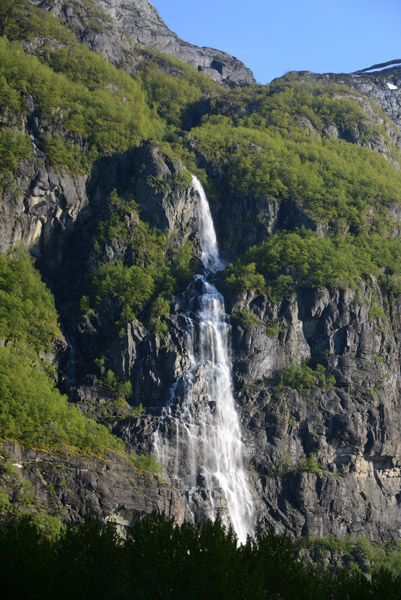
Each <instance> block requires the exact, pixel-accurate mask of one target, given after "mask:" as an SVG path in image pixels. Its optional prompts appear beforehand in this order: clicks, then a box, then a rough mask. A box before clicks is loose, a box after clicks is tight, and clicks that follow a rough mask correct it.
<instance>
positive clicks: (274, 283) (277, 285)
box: [225, 228, 401, 299]
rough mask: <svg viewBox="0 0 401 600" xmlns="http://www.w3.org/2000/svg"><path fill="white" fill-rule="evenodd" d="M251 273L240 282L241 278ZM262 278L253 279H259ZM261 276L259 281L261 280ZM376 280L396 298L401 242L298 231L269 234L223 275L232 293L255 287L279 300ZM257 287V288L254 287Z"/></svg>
mask: <svg viewBox="0 0 401 600" xmlns="http://www.w3.org/2000/svg"><path fill="white" fill-rule="evenodd" d="M250 270H251V272H252V279H249V278H248V280H244V276H243V273H245V272H247V271H250ZM258 273H259V274H262V275H263V276H264V278H265V281H266V283H265V285H261V283H262V280H258V279H257V274H258ZM262 275H259V277H261V276H262ZM369 275H375V276H376V277H377V278H378V279H379V281H380V283H381V284H382V285H383V287H384V289H386V290H387V291H388V293H389V294H390V295H392V294H396V293H398V291H399V290H400V289H401V288H400V282H401V279H400V278H401V241H400V240H399V238H398V237H387V238H383V237H381V236H380V235H378V234H376V233H371V234H365V235H359V236H354V235H350V234H348V235H346V236H345V237H344V236H334V237H324V238H322V237H320V236H319V235H318V234H317V233H316V232H314V231H310V230H307V229H305V228H302V229H300V230H298V231H294V232H287V231H281V232H279V233H276V234H273V235H272V236H271V237H270V238H269V239H268V240H266V241H265V242H262V243H261V244H260V245H259V246H255V247H252V248H250V249H249V250H248V251H247V252H246V253H245V254H244V256H243V258H242V259H241V260H239V261H238V262H237V263H236V265H235V266H234V267H233V266H230V267H229V268H228V269H227V270H226V273H225V277H226V279H225V281H226V284H227V285H228V287H229V289H230V290H234V289H246V288H247V286H248V288H252V287H255V289H258V288H260V289H262V290H264V291H267V292H269V293H270V294H271V295H272V296H273V297H274V298H276V299H280V298H281V297H283V296H284V295H286V294H288V293H292V292H294V291H297V290H300V289H304V288H308V287H337V288H343V289H344V288H347V287H353V286H355V285H356V284H357V282H358V281H359V280H360V279H361V278H366V277H368V276H369ZM257 284H258V285H257Z"/></svg>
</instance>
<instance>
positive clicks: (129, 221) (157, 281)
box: [88, 191, 193, 335]
mask: <svg viewBox="0 0 401 600" xmlns="http://www.w3.org/2000/svg"><path fill="white" fill-rule="evenodd" d="M109 207H110V216H109V217H107V218H106V219H105V220H103V221H101V222H100V224H99V227H98V230H97V234H96V237H95V242H94V249H93V259H94V260H93V262H94V265H93V267H92V268H91V270H90V272H89V275H88V296H89V306H91V307H95V306H97V305H99V304H100V303H101V302H102V300H103V299H104V298H105V297H107V296H109V295H112V294H115V295H117V296H120V297H121V298H122V299H123V303H124V314H123V319H124V320H130V319H133V318H135V315H136V314H137V313H138V312H140V311H141V310H142V309H143V307H144V305H145V303H149V311H148V317H147V322H148V325H149V326H150V328H151V329H152V330H153V331H154V332H155V333H158V334H159V335H163V334H164V333H165V331H166V325H165V323H164V322H163V319H165V318H166V317H167V316H168V315H169V312H170V303H169V301H168V300H167V298H166V296H168V295H169V294H171V293H172V292H173V291H175V290H176V289H178V288H179V287H180V286H182V285H184V284H185V283H187V282H188V280H189V279H190V277H191V276H192V260H193V256H192V245H191V244H190V243H189V242H188V241H186V242H184V243H183V244H178V243H177V240H176V238H175V236H174V235H173V234H171V233H169V232H168V231H161V230H160V229H158V228H157V227H150V226H149V224H148V223H146V222H145V221H143V220H142V219H141V218H140V216H139V213H138V207H137V205H136V203H135V202H134V201H133V200H131V199H128V200H124V199H123V198H120V197H119V196H118V195H117V193H116V192H115V191H114V192H112V194H111V196H110V198H109ZM110 247H111V248H117V251H115V253H114V254H115V255H114V257H113V258H112V259H111V260H110V259H109V258H108V252H107V248H110Z"/></svg>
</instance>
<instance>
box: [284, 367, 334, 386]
mask: <svg viewBox="0 0 401 600" xmlns="http://www.w3.org/2000/svg"><path fill="white" fill-rule="evenodd" d="M335 385H336V379H335V377H334V376H333V375H330V376H329V375H328V374H327V372H326V369H325V367H324V366H323V365H321V364H317V365H316V368H315V369H312V368H311V367H309V366H308V365H307V364H306V363H302V364H301V365H298V364H297V363H295V362H293V363H292V364H291V365H290V366H289V367H288V368H287V369H283V371H282V372H281V376H280V383H279V388H283V387H290V388H293V389H295V390H310V389H313V388H320V389H323V390H330V389H333V388H334V386H335Z"/></svg>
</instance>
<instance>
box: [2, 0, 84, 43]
mask: <svg viewBox="0 0 401 600" xmlns="http://www.w3.org/2000/svg"><path fill="white" fill-rule="evenodd" d="M0 35H5V36H7V37H8V39H10V40H21V39H24V40H29V41H32V40H33V39H34V38H36V37H40V38H45V39H48V40H49V39H56V40H58V41H60V42H64V43H68V42H72V41H74V40H75V39H76V37H75V35H74V34H73V33H72V32H70V31H69V30H68V29H67V28H66V27H63V26H62V25H61V24H60V21H59V20H58V19H57V18H56V17H54V16H53V15H52V14H51V13H49V12H47V11H45V10H40V9H39V8H36V6H33V5H32V4H31V3H30V2H29V0H2V2H1V4H0Z"/></svg>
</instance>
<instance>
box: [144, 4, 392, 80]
mask: <svg viewBox="0 0 401 600" xmlns="http://www.w3.org/2000/svg"><path fill="white" fill-rule="evenodd" d="M152 4H153V5H154V6H155V7H156V8H157V10H158V11H159V13H160V16H161V17H162V18H163V20H164V21H165V23H166V25H167V26H168V27H169V28H170V29H172V30H173V31H175V32H176V33H177V34H178V35H179V36H180V37H181V38H182V39H184V40H185V41H187V42H190V43H192V44H196V45H198V46H210V47H212V48H218V49H220V50H225V51H226V52H229V53H230V54H232V55H234V56H236V57H237V58H239V59H240V60H242V61H243V62H244V63H245V64H246V65H247V66H248V67H249V68H250V69H252V71H253V72H254V75H255V77H256V79H257V81H258V82H260V83H267V82H268V81H271V80H272V79H274V78H275V77H280V75H283V74H284V73H285V72H287V71H302V70H307V71H314V72H319V73H323V72H334V73H340V72H345V73H349V72H352V71H356V70H357V69H363V68H364V67H369V66H370V65H372V64H374V63H380V62H386V61H388V60H393V59H397V58H399V59H401V36H400V34H399V27H400V23H401V1H400V0H335V1H334V0H241V1H239V0H230V1H229V0H198V1H197V2H193V1H192V2H191V1H190V0H154V1H153V2H152Z"/></svg>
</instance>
